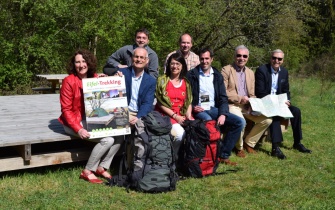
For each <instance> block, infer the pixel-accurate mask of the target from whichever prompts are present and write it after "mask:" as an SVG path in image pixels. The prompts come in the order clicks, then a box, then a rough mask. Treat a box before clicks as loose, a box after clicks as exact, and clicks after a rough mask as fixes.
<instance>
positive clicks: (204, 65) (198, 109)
mask: <svg viewBox="0 0 335 210" xmlns="http://www.w3.org/2000/svg"><path fill="white" fill-rule="evenodd" d="M213 56H214V55H213V52H212V50H211V49H209V48H204V49H202V50H201V51H200V54H199V59H200V64H199V65H198V66H197V67H195V68H194V69H192V70H190V71H189V72H187V75H186V77H187V79H188V80H189V81H190V83H191V86H192V95H193V101H192V107H193V114H194V117H195V118H198V119H203V120H217V124H218V125H219V126H220V128H221V131H224V130H227V129H228V132H227V133H226V136H225V138H224V140H223V142H222V144H221V149H220V162H221V163H224V164H226V165H237V163H236V162H231V161H230V160H229V157H230V155H231V151H232V149H233V148H234V146H235V144H236V142H237V140H238V138H239V136H240V134H241V131H242V129H243V128H244V127H245V120H244V119H242V118H240V117H238V116H236V115H233V114H230V113H229V108H228V97H227V94H226V89H225V85H224V82H223V77H222V74H221V73H220V72H219V71H218V70H217V69H215V68H214V67H212V66H211V65H212V62H213Z"/></svg>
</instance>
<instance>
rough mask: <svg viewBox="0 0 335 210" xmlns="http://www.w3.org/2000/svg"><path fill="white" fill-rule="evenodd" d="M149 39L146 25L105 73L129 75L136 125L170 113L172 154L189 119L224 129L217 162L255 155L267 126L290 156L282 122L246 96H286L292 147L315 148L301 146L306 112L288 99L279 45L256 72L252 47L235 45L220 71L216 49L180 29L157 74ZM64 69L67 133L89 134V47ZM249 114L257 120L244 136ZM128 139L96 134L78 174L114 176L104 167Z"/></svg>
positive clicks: (92, 66) (276, 148)
mask: <svg viewBox="0 0 335 210" xmlns="http://www.w3.org/2000/svg"><path fill="white" fill-rule="evenodd" d="M148 43H149V32H148V31H147V30H146V29H139V30H137V31H136V33H135V44H134V45H127V46H124V47H122V48H120V49H119V50H117V51H116V52H114V53H113V54H112V55H111V56H110V57H109V58H108V61H107V64H108V65H110V66H112V67H115V68H117V71H113V72H112V73H109V75H105V74H103V75H102V76H124V77H125V82H126V88H127V101H128V109H129V113H130V116H129V123H130V124H131V125H135V124H136V123H137V122H138V121H139V120H140V119H141V117H143V116H145V115H147V114H148V113H149V112H150V111H152V110H156V111H159V112H160V113H161V114H162V115H166V116H169V117H170V119H171V123H172V130H171V134H172V136H173V137H174V141H173V147H174V149H175V150H176V151H175V153H178V150H179V147H180V145H181V142H182V140H183V138H184V137H185V130H184V128H183V123H184V121H185V120H193V119H203V120H216V121H217V124H218V126H219V127H220V130H221V132H222V133H223V134H224V138H223V140H222V144H221V148H220V154H219V157H220V162H221V163H223V164H226V165H233V166H235V165H237V163H236V162H232V161H230V159H229V157H230V155H231V153H232V151H235V152H236V155H237V156H238V157H242V158H243V157H245V156H246V154H245V152H244V149H245V150H246V151H247V152H248V153H257V152H256V150H255V149H254V147H255V145H256V144H257V142H258V141H259V139H260V138H261V136H262V135H263V133H264V131H265V130H266V129H267V128H269V129H270V133H271V134H270V135H271V140H272V151H271V155H272V156H274V157H277V158H279V159H285V158H286V156H285V155H284V154H283V152H282V151H281V150H280V143H281V142H282V141H283V137H282V132H281V127H280V120H281V119H282V118H281V117H272V118H268V117H265V116H263V115H258V114H257V115H256V114H253V112H252V110H251V106H250V103H249V99H250V98H252V97H258V98H262V97H264V96H266V95H269V94H281V93H286V94H287V97H288V101H287V102H286V104H287V106H288V107H289V109H290V110H291V112H292V114H293V116H294V117H293V118H291V119H290V120H291V124H292V130H293V138H294V144H293V149H296V150H298V151H300V152H303V153H311V150H309V149H307V148H306V147H304V145H303V144H301V139H302V131H301V113H300V110H299V108H297V107H295V106H292V105H291V102H290V90H289V81H288V72H287V70H286V69H285V68H284V67H282V64H283V61H284V53H283V52H282V51H281V50H279V49H278V50H274V51H273V52H272V53H271V57H270V63H269V64H266V65H262V66H260V67H259V68H257V70H256V73H254V72H253V71H252V70H250V69H249V68H248V67H247V66H246V64H247V62H248V58H249V50H248V49H247V47H245V46H244V45H240V46H237V47H236V48H235V53H234V62H233V63H232V64H231V65H227V66H224V67H223V68H222V70H221V72H220V71H219V70H217V69H216V68H214V67H213V66H212V62H213V59H214V54H213V51H212V50H211V49H210V48H207V47H205V48H203V49H201V50H200V52H199V55H197V54H196V53H194V52H192V51H191V48H192V37H191V36H190V35H189V34H182V35H181V36H180V39H179V45H180V49H178V50H176V51H174V52H171V53H170V54H168V56H167V58H166V61H165V65H164V66H165V71H164V74H163V75H161V76H159V77H158V75H159V74H158V57H157V54H156V53H155V52H154V51H153V50H152V49H151V48H150V47H149V46H148ZM67 70H68V73H69V76H68V77H66V78H65V79H64V81H63V83H62V88H61V90H60V103H61V111H62V114H61V116H60V117H59V121H60V122H61V123H62V124H63V126H64V129H65V132H66V133H68V134H69V135H74V136H77V137H80V138H81V139H88V138H89V133H88V132H87V130H86V129H85V124H86V123H85V109H84V99H83V91H82V82H81V79H83V78H92V77H98V75H97V73H96V70H97V61H96V58H95V57H94V55H92V54H91V53H90V52H89V51H87V50H78V51H77V52H76V53H75V54H74V55H73V56H72V57H71V59H70V61H69V65H68V68H67ZM100 76H101V75H100ZM155 98H156V103H155V104H154V99H155ZM245 119H248V120H251V121H253V122H254V126H253V127H252V129H251V131H250V132H249V133H248V134H247V135H246V136H245V135H244V129H245V126H246V120H245ZM123 140H124V136H116V137H105V138H102V139H97V140H94V139H93V140H92V141H96V142H97V144H96V146H95V147H94V149H93V151H92V153H91V155H90V157H89V160H88V162H87V164H86V167H85V169H84V170H83V171H82V173H81V174H80V178H82V179H84V180H86V181H89V182H91V183H102V182H103V181H102V180H101V179H99V178H98V177H97V176H100V177H102V178H106V179H108V178H111V175H110V173H109V172H108V171H107V170H108V169H109V167H110V164H111V162H112V159H113V157H114V155H115V154H116V152H117V151H118V150H119V148H120V144H121V143H122V142H123Z"/></svg>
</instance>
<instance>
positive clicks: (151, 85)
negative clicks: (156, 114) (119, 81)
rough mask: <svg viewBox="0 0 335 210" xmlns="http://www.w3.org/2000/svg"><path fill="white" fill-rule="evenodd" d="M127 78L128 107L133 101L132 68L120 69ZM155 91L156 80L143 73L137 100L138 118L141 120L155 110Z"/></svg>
mask: <svg viewBox="0 0 335 210" xmlns="http://www.w3.org/2000/svg"><path fill="white" fill-rule="evenodd" d="M119 71H121V72H122V73H123V75H124V76H125V80H126V89H127V101H128V105H129V103H130V99H131V94H132V93H131V87H132V85H131V83H132V75H131V71H132V67H128V68H123V69H119ZM155 91H156V80H155V79H154V78H153V77H152V76H150V75H149V74H147V73H146V72H144V73H143V78H142V82H141V85H140V89H139V92H138V100H137V106H138V112H137V118H141V117H143V116H145V115H147V114H148V113H149V112H151V111H152V109H153V103H154V97H155Z"/></svg>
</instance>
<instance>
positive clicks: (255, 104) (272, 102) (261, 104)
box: [249, 93, 293, 118]
mask: <svg viewBox="0 0 335 210" xmlns="http://www.w3.org/2000/svg"><path fill="white" fill-rule="evenodd" d="M249 101H250V104H251V107H252V110H253V111H256V112H259V113H261V114H263V115H264V116H266V117H274V116H280V117H283V118H292V117H293V115H292V113H291V111H290V109H289V108H288V106H287V105H286V104H285V102H286V101H287V95H286V93H283V94H280V95H267V96H265V97H263V98H249Z"/></svg>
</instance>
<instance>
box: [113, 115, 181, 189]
mask: <svg viewBox="0 0 335 210" xmlns="http://www.w3.org/2000/svg"><path fill="white" fill-rule="evenodd" d="M141 120H142V122H143V125H144V129H143V126H141V128H139V127H138V126H136V131H135V132H134V134H133V135H131V136H132V138H129V139H128V141H127V142H126V149H125V153H124V155H125V157H124V158H123V161H122V162H123V163H121V164H120V169H121V168H123V169H121V170H123V172H120V173H119V175H116V176H114V175H113V179H112V180H111V181H110V183H109V185H110V186H115V185H116V186H124V187H127V188H130V189H134V190H137V191H141V192H149V193H160V192H167V191H173V190H175V189H176V182H177V179H178V175H177V173H176V172H175V168H176V167H175V161H174V152H173V147H172V137H171V134H170V132H171V128H172V125H171V122H170V118H169V117H167V116H162V115H161V114H160V113H159V112H157V111H153V112H150V113H149V114H148V115H147V116H144V117H142V118H141ZM125 170H126V173H124V171H125ZM122 174H126V175H122Z"/></svg>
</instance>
